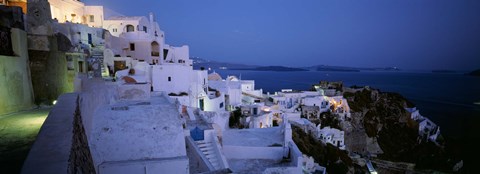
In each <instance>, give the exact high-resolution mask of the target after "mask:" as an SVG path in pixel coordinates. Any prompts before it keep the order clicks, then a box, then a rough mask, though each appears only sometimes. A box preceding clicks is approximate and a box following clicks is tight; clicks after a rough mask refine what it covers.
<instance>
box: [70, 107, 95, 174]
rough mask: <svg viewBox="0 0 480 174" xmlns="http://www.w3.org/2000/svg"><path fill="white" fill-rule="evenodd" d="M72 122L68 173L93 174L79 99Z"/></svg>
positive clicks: (93, 169)
mask: <svg viewBox="0 0 480 174" xmlns="http://www.w3.org/2000/svg"><path fill="white" fill-rule="evenodd" d="M76 104H77V107H76V109H75V115H74V118H73V119H74V120H73V136H72V148H71V150H70V158H69V164H68V173H95V167H94V165H93V159H92V155H91V153H90V148H89V146H88V139H87V135H86V134H85V128H84V127H83V123H82V114H81V112H80V107H79V106H80V103H79V98H77V102H76Z"/></svg>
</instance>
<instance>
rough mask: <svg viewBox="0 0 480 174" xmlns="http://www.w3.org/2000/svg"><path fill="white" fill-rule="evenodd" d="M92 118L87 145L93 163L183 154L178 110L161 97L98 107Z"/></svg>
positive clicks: (182, 139)
mask: <svg viewBox="0 0 480 174" xmlns="http://www.w3.org/2000/svg"><path fill="white" fill-rule="evenodd" d="M94 117H95V119H94V121H93V130H92V136H91V140H90V141H91V143H90V144H91V145H92V146H91V151H92V156H94V163H95V165H99V164H101V163H104V162H111V161H133V160H147V159H159V158H170V157H178V156H185V155H186V151H185V139H184V135H183V134H182V133H181V132H183V130H182V125H181V121H180V118H179V113H178V111H177V109H176V107H175V105H174V104H172V103H170V102H169V101H168V100H167V99H166V98H165V97H163V96H154V97H151V98H150V99H149V100H148V101H122V102H119V103H116V104H114V105H110V106H106V107H103V108H100V109H99V110H97V112H96V113H95V114H94ZM165 147H168V148H165Z"/></svg>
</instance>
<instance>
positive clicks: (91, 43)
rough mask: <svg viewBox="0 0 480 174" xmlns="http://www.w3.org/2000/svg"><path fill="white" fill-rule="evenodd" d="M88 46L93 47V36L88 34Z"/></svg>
mask: <svg viewBox="0 0 480 174" xmlns="http://www.w3.org/2000/svg"><path fill="white" fill-rule="evenodd" d="M88 44H90V45H93V41H92V34H90V33H88Z"/></svg>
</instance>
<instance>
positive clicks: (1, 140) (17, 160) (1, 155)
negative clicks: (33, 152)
mask: <svg viewBox="0 0 480 174" xmlns="http://www.w3.org/2000/svg"><path fill="white" fill-rule="evenodd" d="M49 111H50V108H42V109H33V110H29V111H23V112H18V113H13V114H8V115H2V116H0V169H1V170H2V173H3V172H5V173H20V170H21V169H22V165H23V161H24V160H25V158H26V157H27V155H28V152H29V150H30V148H31V147H32V144H33V142H34V141H35V138H36V137H37V134H38V131H39V130H40V127H42V124H43V122H44V121H45V119H46V118H47V115H48V112H49Z"/></svg>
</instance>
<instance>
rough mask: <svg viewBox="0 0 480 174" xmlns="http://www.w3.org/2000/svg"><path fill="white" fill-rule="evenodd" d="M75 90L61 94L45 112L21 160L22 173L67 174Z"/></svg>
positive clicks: (75, 97) (75, 96)
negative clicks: (37, 131) (44, 117)
mask: <svg viewBox="0 0 480 174" xmlns="http://www.w3.org/2000/svg"><path fill="white" fill-rule="evenodd" d="M77 96H78V94H77V93H69V94H64V95H62V96H60V97H59V98H58V102H57V104H56V105H55V107H53V108H52V110H51V111H50V113H49V114H48V117H47V119H46V120H45V122H44V123H43V125H42V128H40V131H39V133H38V135H37V139H36V141H35V143H34V144H33V146H32V148H31V149H30V152H29V154H28V156H27V159H26V160H25V162H24V165H23V168H22V173H67V172H68V165H69V158H70V150H71V147H72V137H73V126H72V123H73V120H74V113H75V108H76V99H77Z"/></svg>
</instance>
